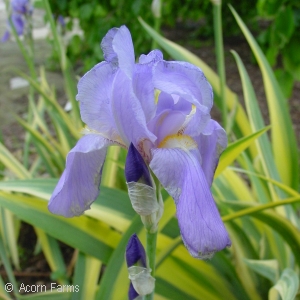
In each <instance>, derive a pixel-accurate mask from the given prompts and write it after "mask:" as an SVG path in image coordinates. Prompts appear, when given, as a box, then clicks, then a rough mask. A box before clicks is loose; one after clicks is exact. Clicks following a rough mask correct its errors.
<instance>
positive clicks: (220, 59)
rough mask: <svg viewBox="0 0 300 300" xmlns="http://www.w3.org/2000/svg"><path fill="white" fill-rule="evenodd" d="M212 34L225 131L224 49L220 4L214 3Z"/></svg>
mask: <svg viewBox="0 0 300 300" xmlns="http://www.w3.org/2000/svg"><path fill="white" fill-rule="evenodd" d="M213 6H214V33H215V45H216V56H217V68H218V74H219V77H220V95H221V107H222V121H223V126H224V128H225V129H227V109H226V98H225V86H226V77H225V63H224V47H223V34H222V3H221V1H220V2H219V3H214V4H213Z"/></svg>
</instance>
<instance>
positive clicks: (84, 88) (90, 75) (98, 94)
mask: <svg viewBox="0 0 300 300" xmlns="http://www.w3.org/2000/svg"><path fill="white" fill-rule="evenodd" d="M114 76H115V72H114V71H113V69H112V67H111V65H110V64H109V63H107V62H102V63H100V64H97V65H96V66H95V67H94V68H92V69H91V70H90V71H89V72H87V73H86V74H85V75H84V76H83V77H82V78H81V79H80V80H79V83H78V94H77V96H76V99H77V100H78V101H80V113H81V119H82V121H83V122H84V123H85V124H87V125H88V127H89V128H90V129H92V130H95V131H97V132H101V133H102V134H103V135H105V136H106V137H108V138H110V139H112V140H118V139H120V137H119V133H118V130H117V128H116V124H115V122H114V118H113V115H112V111H111V90H112V81H113V78H114Z"/></svg>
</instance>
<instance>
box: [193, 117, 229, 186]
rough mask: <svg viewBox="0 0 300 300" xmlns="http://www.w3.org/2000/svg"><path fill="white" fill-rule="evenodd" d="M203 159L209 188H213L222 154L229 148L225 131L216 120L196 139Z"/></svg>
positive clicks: (202, 164) (203, 167) (211, 121)
mask: <svg viewBox="0 0 300 300" xmlns="http://www.w3.org/2000/svg"><path fill="white" fill-rule="evenodd" d="M194 140H195V141H196V143H197V144H198V148H199V150H200V154H201V158H202V163H201V166H202V169H203V172H204V174H205V176H206V180H207V183H208V185H209V186H211V184H212V181H213V178H214V174H215V170H216V168H217V166H218V162H219V157H220V154H221V153H222V152H223V150H224V149H225V148H226V147H227V135H226V132H225V130H224V129H223V128H222V127H221V126H220V125H219V124H218V123H217V122H216V121H214V120H210V121H209V123H208V125H207V126H206V128H205V129H204V130H203V132H202V133H201V134H200V135H199V136H197V137H194Z"/></svg>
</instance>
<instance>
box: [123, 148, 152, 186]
mask: <svg viewBox="0 0 300 300" xmlns="http://www.w3.org/2000/svg"><path fill="white" fill-rule="evenodd" d="M125 177H126V181H127V182H133V181H134V182H138V181H139V182H142V183H145V184H147V185H149V186H152V182H151V177H150V172H149V169H148V167H147V166H146V163H145V162H144V160H143V158H142V156H141V154H140V153H139V152H138V151H137V150H136V148H135V147H134V145H133V144H132V143H131V144H130V146H129V149H128V154H127V157H126V163H125Z"/></svg>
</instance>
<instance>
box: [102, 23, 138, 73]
mask: <svg viewBox="0 0 300 300" xmlns="http://www.w3.org/2000/svg"><path fill="white" fill-rule="evenodd" d="M101 48H102V50H103V53H104V58H105V60H106V61H108V62H110V63H112V64H113V65H114V66H118V67H119V68H120V69H122V70H123V71H124V72H125V73H126V74H127V76H129V77H131V76H132V70H133V66H134V60H135V58H134V48H133V43H132V39H131V34H130V32H129V30H128V28H127V27H126V26H121V27H120V28H112V29H111V30H109V31H108V33H107V34H106V36H105V37H104V38H103V40H102V42H101Z"/></svg>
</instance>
